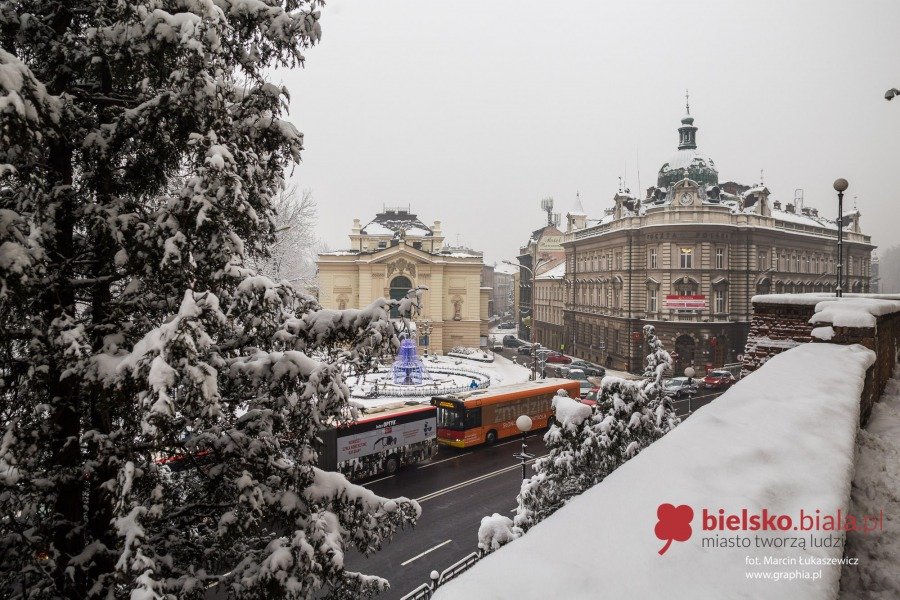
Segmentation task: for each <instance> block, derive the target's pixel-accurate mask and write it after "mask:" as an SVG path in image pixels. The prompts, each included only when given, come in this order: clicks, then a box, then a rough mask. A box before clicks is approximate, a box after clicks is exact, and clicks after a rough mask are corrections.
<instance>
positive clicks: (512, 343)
mask: <svg viewBox="0 0 900 600" xmlns="http://www.w3.org/2000/svg"><path fill="white" fill-rule="evenodd" d="M527 343H528V342H523V341H522V340H520V339H519V338H517V337H516V336H514V335H504V336H503V345H504V346H506V347H507V348H518V347H519V346H522V345H523V344H527Z"/></svg>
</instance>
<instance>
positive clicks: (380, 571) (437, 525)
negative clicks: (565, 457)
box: [347, 431, 546, 600]
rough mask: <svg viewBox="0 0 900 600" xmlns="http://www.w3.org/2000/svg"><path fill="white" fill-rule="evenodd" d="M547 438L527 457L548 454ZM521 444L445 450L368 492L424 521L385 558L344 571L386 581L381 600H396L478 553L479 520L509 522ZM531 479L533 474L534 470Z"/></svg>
mask: <svg viewBox="0 0 900 600" xmlns="http://www.w3.org/2000/svg"><path fill="white" fill-rule="evenodd" d="M542 437H543V431H539V432H536V433H534V434H532V435H531V436H529V438H528V451H529V453H531V454H534V455H536V456H542V455H543V454H546V448H545V447H544V443H543V440H542ZM520 449H521V438H515V439H510V440H504V441H502V442H500V443H499V444H497V445H496V446H493V447H475V448H472V449H469V450H466V451H462V450H453V449H449V448H442V449H441V452H440V453H439V454H438V455H437V456H436V457H435V458H434V459H433V460H432V461H431V462H428V463H424V464H422V465H419V466H417V467H411V468H407V469H404V470H402V471H400V472H399V473H397V474H396V475H394V476H392V477H387V478H381V479H377V478H376V479H374V480H373V481H371V482H369V483H368V484H365V485H366V487H368V488H369V489H371V490H372V491H374V492H375V493H377V494H379V495H382V496H386V497H391V498H393V497H397V496H406V497H408V498H415V499H416V500H418V502H419V504H420V505H421V506H422V516H421V517H420V519H419V522H418V524H417V525H416V527H415V528H414V529H409V530H406V531H403V532H400V533H399V534H398V535H396V536H395V537H394V538H393V539H392V540H391V541H390V542H389V543H387V544H385V546H384V547H383V548H382V550H381V551H380V552H377V553H375V554H374V555H372V556H369V557H365V556H361V555H359V554H358V553H355V552H354V553H352V554H350V555H349V556H348V560H347V568H349V569H351V570H354V571H362V572H363V573H369V574H372V575H379V576H381V577H385V578H386V579H387V580H388V581H390V582H391V589H390V590H388V591H387V592H385V593H383V594H381V595H379V596H377V598H378V600H396V599H398V598H400V597H402V596H403V595H405V594H407V593H408V592H410V591H411V590H412V589H414V588H416V587H417V586H419V585H420V584H422V583H425V582H426V581H428V580H429V574H430V573H431V571H432V570H437V571H439V572H440V571H443V570H444V569H446V568H447V567H449V566H450V565H451V564H453V563H454V562H456V561H457V560H459V559H461V558H463V557H465V556H466V555H468V554H470V553H472V552H475V551H477V549H478V526H479V525H480V523H481V518H482V517H484V516H487V515H491V514H493V513H495V512H498V513H501V514H505V515H507V516H512V511H513V509H514V508H515V506H516V494H518V492H519V484H520V483H521V481H522V469H521V463H519V462H518V461H517V460H516V459H515V458H513V454H514V453H516V452H518V451H519V450H520ZM528 473H529V474H530V473H531V469H530V467H529V469H528Z"/></svg>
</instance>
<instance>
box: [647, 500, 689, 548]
mask: <svg viewBox="0 0 900 600" xmlns="http://www.w3.org/2000/svg"><path fill="white" fill-rule="evenodd" d="M656 518H657V519H659V521H658V522H657V523H656V527H655V528H654V530H653V531H654V532H655V533H656V537H658V538H659V539H661V540H666V545H665V546H663V547H662V548H661V549H660V551H659V553H660V554H665V553H666V550H668V549H669V546H671V545H672V541H676V542H686V541H687V540H688V539H690V537H691V520H692V519H693V518H694V509H692V508H691V507H690V506H688V505H687V504H680V505H678V506H675V505H674V504H668V503H666V504H660V505H659V508H657V509H656Z"/></svg>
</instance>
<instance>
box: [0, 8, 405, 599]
mask: <svg viewBox="0 0 900 600" xmlns="http://www.w3.org/2000/svg"><path fill="white" fill-rule="evenodd" d="M320 5H321V2H319V1H318V0H264V1H255V0H254V1H248V0H214V1H210V0H135V1H132V2H108V1H105V0H68V1H66V2H61V1H45V0H0V425H2V427H3V431H2V433H0V436H2V437H0V596H2V597H4V598H20V597H28V598H104V599H110V598H125V597H131V598H133V599H137V598H141V599H150V598H154V599H155V598H179V599H182V598H201V597H203V595H204V593H205V592H206V589H207V587H208V586H210V585H213V584H219V585H220V587H219V590H220V591H221V592H222V593H224V594H226V595H228V596H231V597H241V598H274V597H280V596H286V597H293V598H312V597H324V596H326V595H327V596H329V597H358V596H360V595H365V594H367V593H370V592H372V591H374V590H377V589H381V588H382V587H383V586H384V585H385V582H384V580H382V579H380V578H377V577H371V576H367V575H363V574H360V573H354V572H350V571H347V570H345V569H344V556H345V553H346V551H347V550H348V549H349V548H351V547H355V548H357V549H359V550H362V551H372V550H375V549H377V548H378V547H379V545H380V544H381V542H382V541H383V540H384V539H385V538H386V537H387V536H389V535H390V534H391V533H392V532H393V531H395V530H396V529H397V528H398V527H402V526H404V525H406V524H409V523H412V522H413V521H414V520H415V519H416V517H417V515H418V513H419V508H418V505H417V504H416V503H415V502H412V501H408V500H406V499H403V498H401V499H397V500H387V499H384V498H379V497H377V496H375V495H374V494H372V493H371V492H369V491H368V490H366V489H364V488H361V487H358V486H354V485H351V484H349V483H348V482H347V481H346V480H345V479H344V478H343V477H342V476H340V475H337V474H333V473H326V472H323V471H321V470H319V469H317V468H316V466H315V458H316V452H315V438H316V435H317V432H318V431H319V430H320V428H321V427H323V426H324V425H325V424H326V423H327V422H329V421H331V420H333V419H346V418H347V411H346V406H347V403H346V400H347V396H348V390H347V387H346V385H345V383H344V378H345V376H346V374H347V372H348V371H350V370H352V369H364V368H365V367H366V365H367V364H368V362H369V361H370V360H371V358H372V357H373V356H375V355H378V354H380V353H381V352H382V351H384V350H385V349H387V348H389V347H391V346H392V345H393V344H395V343H396V342H397V340H396V335H395V331H394V328H393V325H392V323H391V322H390V320H389V313H388V311H389V308H390V307H389V303H388V302H387V301H384V300H381V301H378V302H376V303H375V304H373V305H372V306H370V307H368V308H365V309H362V310H348V311H331V310H323V309H322V308H321V307H320V306H319V305H318V304H317V303H316V301H314V300H313V299H311V298H307V297H304V296H302V295H298V294H297V293H296V292H295V291H294V290H293V289H292V288H291V287H290V286H289V285H286V284H282V283H277V282H273V281H271V280H269V279H268V278H266V277H262V276H259V275H256V274H255V273H254V272H253V271H252V270H250V269H249V268H248V267H247V265H248V264H249V261H250V260H252V259H257V260H260V259H265V255H266V248H267V247H268V246H269V245H270V244H271V243H272V241H273V231H272V211H271V207H272V202H273V198H275V197H276V196H277V194H278V193H279V192H280V190H281V189H282V187H283V174H284V169H285V168H286V166H287V165H289V164H290V163H291V162H292V161H296V160H298V159H299V156H300V151H301V149H302V136H301V134H300V133H299V132H298V131H297V130H296V129H295V128H294V127H293V126H292V125H291V124H290V123H288V122H286V121H284V120H283V118H282V117H283V116H284V113H285V111H286V107H287V90H286V89H283V88H281V87H278V86H276V85H273V84H271V83H269V82H268V81H267V80H266V77H265V74H266V73H267V72H268V71H267V70H268V69H270V68H273V67H295V66H298V65H301V64H302V62H303V54H302V53H303V51H304V49H305V48H307V47H309V46H310V45H311V44H313V43H315V42H316V41H317V40H318V39H319V37H320V28H319V22H318V21H319V12H318V10H319V7H320ZM408 304H409V303H408ZM407 309H409V306H407ZM409 316H410V315H407V317H409ZM175 454H177V455H182V456H184V457H186V458H185V459H184V460H185V461H186V462H188V463H189V464H190V465H192V468H190V469H187V470H185V471H183V472H181V473H172V472H171V471H170V469H168V468H167V467H163V466H162V465H161V459H164V458H166V457H170V456H172V455H175Z"/></svg>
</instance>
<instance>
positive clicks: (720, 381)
mask: <svg viewBox="0 0 900 600" xmlns="http://www.w3.org/2000/svg"><path fill="white" fill-rule="evenodd" d="M734 382H735V379H734V375H732V374H731V373H729V372H728V371H710V372H709V373H708V374H707V375H706V377H704V378H703V381H702V382H701V385H702V386H703V387H704V388H706V389H714V390H721V389H725V388H728V387H731V385H732V384H733V383H734Z"/></svg>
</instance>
